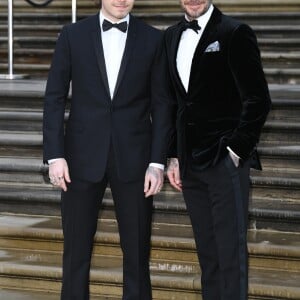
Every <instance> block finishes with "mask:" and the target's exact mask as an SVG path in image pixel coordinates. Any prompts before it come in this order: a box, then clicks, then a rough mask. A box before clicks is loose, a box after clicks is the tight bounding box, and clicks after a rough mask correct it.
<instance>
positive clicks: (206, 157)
mask: <svg viewBox="0 0 300 300" xmlns="http://www.w3.org/2000/svg"><path fill="white" fill-rule="evenodd" d="M181 4H182V8H183V10H184V12H185V18H183V20H182V21H181V22H179V23H178V24H176V25H174V26H172V27H170V28H168V29H167V31H166V33H165V50H166V55H167V57H168V64H169V71H170V72H169V73H170V78H171V83H172V84H171V89H172V92H173V96H174V98H175V99H176V100H177V105H178V108H177V117H176V128H177V139H175V140H177V143H176V145H174V146H173V147H172V151H171V152H172V153H171V156H170V157H172V158H171V160H170V164H169V167H168V171H167V173H168V177H169V180H170V182H171V184H172V185H173V186H174V187H175V188H177V189H178V190H182V191H183V196H184V199H185V202H186V205H187V209H188V212H189V215H190V217H191V222H192V226H193V231H194V235H195V240H196V247H197V253H198V258H199V262H200V265H201V269H202V279H201V282H202V294H203V299H204V300H245V299H247V286H248V263H247V238H246V237H247V219H248V200H249V168H250V167H256V168H260V163H259V159H258V156H257V152H256V144H257V142H258V140H259V135H260V132H261V128H262V126H263V124H264V122H265V120H266V116H267V113H268V111H269V109H270V103H271V101H270V96H269V91H268V87H267V83H266V80H265V76H264V73H263V70H262V65H261V58H260V52H259V49H258V46H257V41H256V37H255V35H254V33H253V31H252V30H251V29H250V28H249V26H247V25H245V24H242V23H240V22H238V21H236V20H234V19H232V18H230V17H228V16H225V15H224V14H222V13H221V12H220V11H219V10H218V9H217V8H216V7H214V6H213V4H212V1H210V0H181ZM174 127H175V125H174Z"/></svg>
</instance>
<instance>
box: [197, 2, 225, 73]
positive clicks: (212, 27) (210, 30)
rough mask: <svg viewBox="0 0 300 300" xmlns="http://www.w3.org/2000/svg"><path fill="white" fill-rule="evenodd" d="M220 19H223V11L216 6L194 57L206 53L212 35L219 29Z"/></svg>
mask: <svg viewBox="0 0 300 300" xmlns="http://www.w3.org/2000/svg"><path fill="white" fill-rule="evenodd" d="M220 20H221V12H220V11H219V10H218V9H217V8H216V7H214V10H213V13H212V15H211V17H210V19H209V21H208V23H207V25H206V27H205V29H204V32H203V34H202V36H201V39H200V41H199V43H198V45H197V47H196V50H195V54H194V58H195V57H197V58H198V57H200V56H201V55H202V54H203V53H204V51H205V49H206V48H207V46H208V45H209V44H210V42H211V39H212V36H213V35H214V34H215V32H216V30H217V24H218V23H219V21H220ZM192 67H193V63H192Z"/></svg>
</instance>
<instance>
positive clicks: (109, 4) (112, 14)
mask: <svg viewBox="0 0 300 300" xmlns="http://www.w3.org/2000/svg"><path fill="white" fill-rule="evenodd" d="M133 4H134V0H102V5H101V10H102V13H103V15H104V16H105V17H107V18H108V19H110V20H111V21H113V22H118V21H119V20H121V19H123V18H124V17H126V16H127V15H128V14H129V12H130V11H131V9H132V7H133Z"/></svg>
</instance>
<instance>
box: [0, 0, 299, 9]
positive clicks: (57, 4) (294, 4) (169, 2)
mask: <svg viewBox="0 0 300 300" xmlns="http://www.w3.org/2000/svg"><path fill="white" fill-rule="evenodd" d="M37 3H41V2H38V1H37ZM98 3H99V1H98V0H97V1H94V0H89V1H84V0H81V1H77V6H78V11H81V12H91V11H94V10H95V9H96V8H97V4H98ZM214 4H215V5H216V6H218V7H220V8H221V9H222V10H224V11H231V12H233V11H236V12H241V11H246V12H299V2H298V0H285V1H284V2H282V1H278V0H262V1H260V5H257V0H241V1H238V2H236V1H232V0H215V1H214ZM14 7H15V10H16V11H18V12H19V11H22V12H24V11H27V12H34V11H35V12H56V11H64V12H68V11H69V10H70V9H71V3H70V1H67V0H64V1H63V0H61V1H53V2H52V3H51V4H50V5H48V6H47V7H45V8H33V7H32V6H30V5H28V4H27V3H26V2H24V1H22V0H15V1H14ZM134 7H135V8H134V10H135V11H149V12H150V11H151V12H156V11H179V10H180V6H179V5H178V2H177V1H175V0H164V1H163V0H139V1H137V2H136V3H135V6H134ZM6 9H7V4H6V3H5V2H2V3H1V5H0V11H3V12H5V11H6Z"/></svg>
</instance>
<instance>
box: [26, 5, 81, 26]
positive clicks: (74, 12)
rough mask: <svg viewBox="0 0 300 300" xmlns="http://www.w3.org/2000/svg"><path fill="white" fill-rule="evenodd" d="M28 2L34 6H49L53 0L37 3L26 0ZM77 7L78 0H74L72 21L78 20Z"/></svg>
mask: <svg viewBox="0 0 300 300" xmlns="http://www.w3.org/2000/svg"><path fill="white" fill-rule="evenodd" d="M25 1H26V2H27V3H29V4H30V5H31V6H33V7H37V8H41V7H46V6H48V5H49V4H50V3H51V2H53V0H45V1H44V2H43V3H37V2H35V1H34V0H25ZM76 9H77V4H76V0H72V23H75V22H76Z"/></svg>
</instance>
